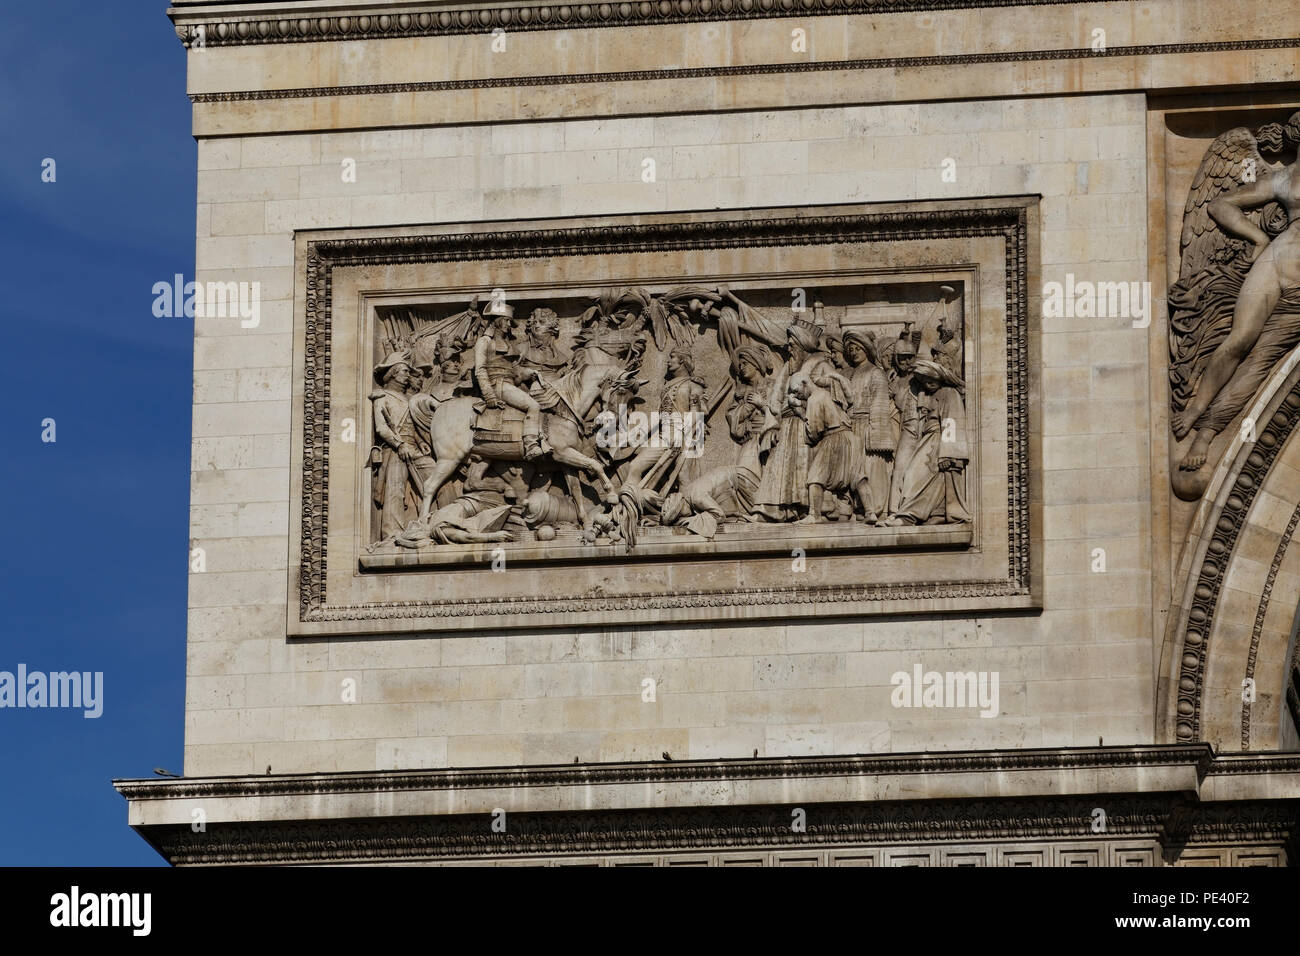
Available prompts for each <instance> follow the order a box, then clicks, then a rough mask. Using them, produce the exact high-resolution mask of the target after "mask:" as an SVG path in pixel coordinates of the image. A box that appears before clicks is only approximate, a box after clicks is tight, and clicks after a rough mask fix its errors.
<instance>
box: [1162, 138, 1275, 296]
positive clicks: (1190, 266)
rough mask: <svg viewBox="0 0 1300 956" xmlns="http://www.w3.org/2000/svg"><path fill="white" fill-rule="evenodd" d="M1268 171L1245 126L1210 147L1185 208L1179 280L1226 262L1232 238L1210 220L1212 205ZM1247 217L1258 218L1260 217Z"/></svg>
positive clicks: (1180, 248) (1179, 244)
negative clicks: (1248, 178)
mask: <svg viewBox="0 0 1300 956" xmlns="http://www.w3.org/2000/svg"><path fill="white" fill-rule="evenodd" d="M1269 168H1270V167H1269V165H1268V164H1267V163H1266V162H1264V158H1263V157H1262V156H1261V155H1260V153H1259V143H1258V142H1257V141H1256V139H1255V134H1254V133H1252V132H1251V131H1250V130H1248V129H1246V128H1245V127H1244V126H1238V127H1237V128H1235V129H1230V130H1228V131H1227V132H1226V133H1223V134H1221V135H1220V136H1219V137H1218V138H1217V139H1215V141H1214V142H1212V143H1211V144H1210V148H1209V149H1207V150H1206V151H1205V156H1204V157H1203V158H1202V159H1201V165H1200V167H1199V168H1198V169H1197V170H1196V176H1195V177H1193V179H1192V187H1191V189H1190V190H1189V191H1188V193H1187V205H1186V206H1185V207H1184V208H1183V234H1182V237H1181V239H1180V241H1179V243H1178V251H1179V253H1180V256H1181V264H1180V266H1179V270H1178V277H1179V278H1180V279H1185V278H1187V277H1188V276H1189V275H1193V274H1194V273H1197V272H1200V271H1201V270H1202V269H1206V268H1209V267H1210V266H1212V265H1215V264H1221V263H1222V262H1223V260H1224V252H1225V250H1226V249H1227V248H1228V244H1229V241H1230V237H1229V236H1227V235H1225V234H1224V232H1223V230H1222V229H1220V228H1219V225H1218V223H1216V222H1215V221H1214V220H1213V219H1211V218H1210V203H1211V202H1213V201H1214V200H1215V199H1217V198H1218V197H1219V195H1220V194H1222V193H1225V192H1227V191H1228V190H1230V189H1236V188H1237V187H1238V186H1240V185H1241V184H1242V183H1243V182H1245V181H1247V176H1248V175H1254V176H1264V175H1266V174H1267V173H1268V171H1269ZM1248 215H1251V216H1252V218H1256V217H1257V216H1258V213H1257V212H1255V213H1248Z"/></svg>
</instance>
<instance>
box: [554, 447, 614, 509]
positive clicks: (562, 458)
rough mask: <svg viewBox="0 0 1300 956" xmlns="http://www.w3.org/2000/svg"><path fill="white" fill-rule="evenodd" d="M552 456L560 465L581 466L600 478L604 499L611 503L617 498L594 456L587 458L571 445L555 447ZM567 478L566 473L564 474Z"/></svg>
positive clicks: (607, 476)
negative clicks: (603, 489)
mask: <svg viewBox="0 0 1300 956" xmlns="http://www.w3.org/2000/svg"><path fill="white" fill-rule="evenodd" d="M551 457H552V458H554V459H555V460H556V461H558V462H559V463H560V464H562V465H569V466H571V467H573V468H581V469H582V470H583V471H586V472H589V473H590V474H593V475H595V476H596V477H597V478H599V479H600V483H601V484H602V485H603V486H604V488H605V501H607V502H609V503H610V504H613V503H614V502H615V501H617V500H618V495H617V494H615V492H614V485H613V483H612V482H611V481H610V480H609V475H607V474H605V469H604V468H602V467H601V466H600V462H598V461H596V459H594V458H588V457H587V456H586V455H584V454H583V453H582V452H580V451H578V449H576V448H573V447H571V446H570V447H566V448H557V449H555V450H554V451H553V452H552V453H551ZM565 477H566V480H567V477H568V476H567V475H566V476H565Z"/></svg>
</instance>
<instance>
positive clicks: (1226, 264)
mask: <svg viewBox="0 0 1300 956" xmlns="http://www.w3.org/2000/svg"><path fill="white" fill-rule="evenodd" d="M1297 146H1300V112H1297V113H1293V114H1292V115H1290V116H1289V117H1287V116H1286V115H1285V114H1283V113H1280V112H1279V113H1278V114H1276V116H1274V117H1271V118H1269V120H1268V121H1266V122H1263V123H1260V124H1258V125H1253V124H1252V125H1251V126H1231V127H1229V128H1227V129H1224V130H1222V132H1220V133H1219V134H1218V135H1217V136H1215V138H1214V140H1213V141H1212V142H1211V143H1210V144H1209V146H1208V147H1206V149H1205V152H1204V154H1203V156H1202V157H1201V160H1200V163H1199V165H1198V166H1197V168H1196V172H1195V175H1194V176H1193V177H1192V180H1191V183H1190V185H1189V186H1188V188H1187V193H1186V196H1187V201H1186V204H1185V206H1184V207H1183V217H1182V224H1181V225H1182V230H1181V234H1180V236H1179V241H1178V278H1177V280H1176V281H1175V282H1174V283H1173V284H1172V285H1171V287H1170V290H1169V396H1170V398H1169V401H1170V412H1171V418H1170V424H1171V428H1172V430H1173V435H1174V438H1175V440H1176V441H1177V442H1178V446H1177V449H1176V454H1175V458H1176V462H1175V464H1174V466H1173V470H1172V483H1173V488H1174V492H1175V494H1177V495H1178V497H1180V498H1182V499H1184V500H1187V501H1194V500H1196V499H1197V498H1199V497H1200V496H1201V494H1202V493H1203V492H1204V491H1205V489H1206V487H1207V486H1208V485H1209V483H1210V479H1211V477H1212V474H1213V469H1214V467H1215V465H1217V463H1218V460H1219V459H1220V458H1221V457H1222V455H1223V453H1224V452H1225V450H1226V449H1227V447H1228V441H1227V439H1231V438H1232V437H1233V436H1234V435H1237V434H1240V436H1241V438H1242V440H1243V441H1246V442H1251V443H1253V442H1254V441H1255V439H1256V437H1257V434H1258V432H1259V431H1260V430H1261V429H1262V423H1260V422H1258V421H1256V420H1255V418H1256V414H1255V413H1253V411H1252V407H1251V406H1252V403H1253V401H1254V399H1255V398H1256V396H1257V394H1258V393H1259V392H1260V390H1261V387H1262V386H1264V385H1265V384H1266V383H1268V382H1269V380H1270V379H1271V378H1272V377H1273V376H1274V375H1275V373H1277V371H1278V370H1279V368H1280V367H1281V366H1282V365H1283V363H1287V362H1289V363H1291V364H1294V362H1295V361H1296V360H1297V359H1296V347H1297V345H1300V230H1297V228H1296V224H1297V223H1298V222H1300V165H1297V162H1296V150H1297ZM1220 436H1224V438H1223V439H1220Z"/></svg>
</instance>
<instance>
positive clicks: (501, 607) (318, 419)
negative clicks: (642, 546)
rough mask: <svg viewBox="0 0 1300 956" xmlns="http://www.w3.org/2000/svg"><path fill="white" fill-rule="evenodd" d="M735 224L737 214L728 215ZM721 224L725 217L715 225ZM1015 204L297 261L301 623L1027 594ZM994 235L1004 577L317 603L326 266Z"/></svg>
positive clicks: (1024, 325) (1022, 270) (324, 454)
mask: <svg viewBox="0 0 1300 956" xmlns="http://www.w3.org/2000/svg"><path fill="white" fill-rule="evenodd" d="M732 212H735V211H732ZM718 215H719V216H725V215H727V213H719V214H718ZM1027 215H1028V214H1027V207H1026V206H1025V205H1023V204H1021V205H1010V204H1009V205H1005V206H978V207H970V208H960V207H959V208H949V209H920V210H917V209H908V210H901V211H889V212H873V213H859V214H853V215H827V216H792V217H783V218H765V219H744V218H737V219H725V218H719V219H712V220H702V221H689V220H688V221H684V222H650V223H631V224H622V225H609V226H583V227H574V228H555V229H529V230H497V231H491V232H468V233H456V234H434V235H413V236H409V235H408V236H369V237H348V238H342V239H325V240H316V241H312V242H310V243H308V245H307V249H306V256H305V258H306V268H305V272H306V274H305V285H306V306H305V333H304V335H305V341H304V373H305V374H304V389H303V425H302V427H303V446H302V468H303V473H302V489H303V491H302V496H301V508H302V528H301V536H300V559H299V573H298V596H299V600H298V605H299V607H298V615H299V618H298V619H299V621H301V622H313V623H315V622H336V621H345V622H350V621H370V620H406V619H420V618H423V619H434V618H456V617H473V616H482V615H493V616H503V615H505V616H509V615H522V614H539V613H543V614H548V615H556V614H567V613H600V612H609V613H617V612H622V611H629V610H658V609H675V608H707V607H729V606H736V605H738V604H739V605H762V606H773V607H776V606H780V605H793V604H824V605H828V606H829V605H834V604H842V603H846V602H862V601H891V600H915V599H921V600H945V599H961V598H987V597H1006V596H1019V595H1028V594H1029V593H1030V522H1029V497H1030V495H1029V438H1030V436H1029V410H1028V399H1029V394H1028V393H1029V388H1028V376H1029V356H1028V353H1029V340H1028V328H1029V317H1028V301H1029V296H1028V285H1027V283H1028V271H1027V270H1028V243H1029V238H1030V237H1029V234H1028V218H1027ZM977 236H988V237H1001V238H1002V239H1003V240H1004V241H1005V256H1004V261H1005V277H1004V278H1005V283H1006V296H1007V315H1006V350H1007V352H1006V357H1007V396H1008V402H1007V442H1006V454H1007V476H1008V477H1007V482H1008V491H1007V494H1008V499H1007V506H1008V542H1007V547H1008V574H1007V577H1006V578H1000V579H987V580H973V581H972V580H958V581H944V582H922V583H891V582H884V583H871V584H860V585H852V586H843V585H831V586H806V585H800V586H791V587H788V588H770V589H762V590H757V589H751V590H736V589H734V588H732V589H726V590H716V591H702V590H701V591H683V590H681V589H680V588H678V589H673V590H662V591H645V592H637V593H625V594H619V595H614V596H608V597H601V596H599V595H592V594H582V593H577V594H555V595H550V596H547V597H544V598H542V597H531V596H530V597H521V598H509V599H502V598H492V599H473V598H469V599H463V600H458V601H436V602H432V601H402V602H393V603H383V604H361V605H342V604H340V605H330V604H328V603H327V597H326V594H325V579H326V574H325V569H326V568H327V566H328V565H327V541H328V533H327V532H328V527H327V523H328V510H329V508H328V505H329V442H328V435H329V395H330V374H331V373H330V336H331V313H332V299H331V274H332V271H333V270H334V269H335V268H342V267H347V266H358V265H390V264H404V263H425V262H454V261H491V260H500V259H522V258H546V257H558V256H573V255H589V254H593V253H599V254H608V253H615V252H618V253H626V252H636V253H640V252H658V251H664V250H676V249H724V248H744V247H758V246H798V245H818V244H829V243H845V242H867V241H877V242H879V241H914V240H924V239H943V238H969V237H977Z"/></svg>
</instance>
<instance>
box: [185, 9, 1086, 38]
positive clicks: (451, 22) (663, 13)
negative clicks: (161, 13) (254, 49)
mask: <svg viewBox="0 0 1300 956" xmlns="http://www.w3.org/2000/svg"><path fill="white" fill-rule="evenodd" d="M1062 2H1064V0H637V2H621V3H557V4H544V5H540V6H537V5H525V4H516V5H513V6H502V7H486V8H485V7H480V8H476V9H461V10H448V9H445V8H442V9H430V10H426V11H419V12H414V13H412V12H401V13H398V12H392V13H369V14H363V15H359V16H357V15H349V16H323V17H320V16H318V17H282V18H274V19H271V18H265V19H238V20H235V19H230V20H212V21H197V22H188V21H187V22H185V23H177V24H176V35H177V36H178V37H179V38H180V40H181V42H182V43H184V44H185V46H186V47H190V46H192V45H194V44H196V43H199V44H201V45H203V46H241V45H246V44H257V43H307V42H313V41H315V42H320V41H322V40H370V39H402V38H408V37H423V36H448V35H450V36H456V35H464V34H470V33H490V32H491V31H493V30H495V29H502V30H515V31H522V30H563V29H569V28H573V27H581V28H587V29H589V28H592V27H617V26H648V25H656V24H668V23H701V22H707V21H717V20H757V19H767V18H775V17H790V16H801V17H803V16H833V15H835V14H845V13H877V14H880V13H918V12H928V11H935V10H963V9H981V8H990V7H1010V6H1021V7H1023V6H1057V5H1059V4H1060V3H1062Z"/></svg>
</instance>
